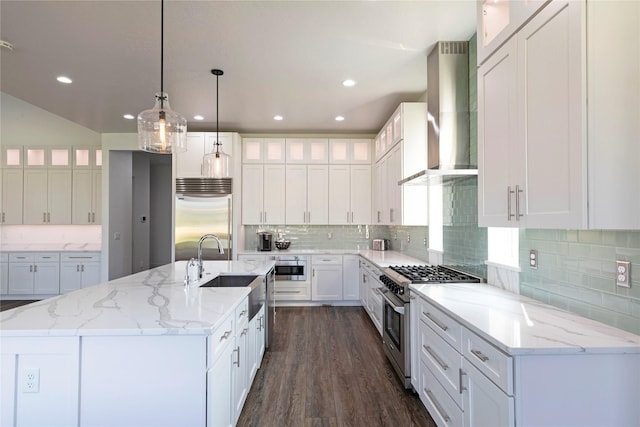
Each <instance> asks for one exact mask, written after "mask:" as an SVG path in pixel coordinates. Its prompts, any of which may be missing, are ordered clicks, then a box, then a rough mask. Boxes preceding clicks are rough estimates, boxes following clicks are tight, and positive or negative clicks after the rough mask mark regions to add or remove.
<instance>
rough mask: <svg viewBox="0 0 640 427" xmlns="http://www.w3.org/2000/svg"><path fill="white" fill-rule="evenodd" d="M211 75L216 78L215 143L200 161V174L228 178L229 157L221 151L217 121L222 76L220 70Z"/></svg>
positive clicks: (214, 70) (213, 71)
mask: <svg viewBox="0 0 640 427" xmlns="http://www.w3.org/2000/svg"><path fill="white" fill-rule="evenodd" d="M211 74H213V75H214V76H216V142H215V144H214V148H213V150H211V153H208V154H205V156H204V158H203V161H202V169H203V170H202V174H203V175H204V176H206V177H209V178H230V177H231V175H230V174H229V155H228V154H226V153H225V152H223V151H222V148H221V147H222V142H220V132H219V130H220V129H219V128H220V121H219V120H218V119H219V117H218V112H219V111H220V109H219V108H218V77H220V76H221V75H223V74H224V72H223V71H222V70H218V69H213V70H211Z"/></svg>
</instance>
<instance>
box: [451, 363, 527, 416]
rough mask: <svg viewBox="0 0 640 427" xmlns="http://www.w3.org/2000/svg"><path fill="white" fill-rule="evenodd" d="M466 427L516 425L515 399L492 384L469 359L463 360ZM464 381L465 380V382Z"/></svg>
mask: <svg viewBox="0 0 640 427" xmlns="http://www.w3.org/2000/svg"><path fill="white" fill-rule="evenodd" d="M462 372H464V378H465V379H466V382H465V383H464V386H463V390H462V393H463V399H462V400H463V401H464V410H463V412H464V426H465V427H467V426H468V427H483V426H488V425H497V426H513V425H515V414H514V398H513V396H508V395H507V394H506V393H505V392H503V391H502V390H500V388H499V387H498V386H496V385H495V384H494V383H492V382H491V381H490V380H489V379H488V378H487V377H485V376H484V375H483V374H482V373H481V372H480V371H479V370H477V369H476V368H475V367H474V366H473V365H472V364H471V363H469V362H468V361H467V359H465V358H463V359H462ZM463 381H464V380H463Z"/></svg>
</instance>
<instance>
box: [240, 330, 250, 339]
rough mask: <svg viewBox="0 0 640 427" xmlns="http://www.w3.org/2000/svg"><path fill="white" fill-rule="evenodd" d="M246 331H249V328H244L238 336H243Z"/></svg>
mask: <svg viewBox="0 0 640 427" xmlns="http://www.w3.org/2000/svg"><path fill="white" fill-rule="evenodd" d="M247 332H249V328H244V329H243V330H242V332H240V336H241V337H243V336H245V335H247Z"/></svg>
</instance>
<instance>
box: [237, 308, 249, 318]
mask: <svg viewBox="0 0 640 427" xmlns="http://www.w3.org/2000/svg"><path fill="white" fill-rule="evenodd" d="M245 314H247V310H246V309H245V310H242V311H241V312H240V316H239V317H242V316H244V315H245Z"/></svg>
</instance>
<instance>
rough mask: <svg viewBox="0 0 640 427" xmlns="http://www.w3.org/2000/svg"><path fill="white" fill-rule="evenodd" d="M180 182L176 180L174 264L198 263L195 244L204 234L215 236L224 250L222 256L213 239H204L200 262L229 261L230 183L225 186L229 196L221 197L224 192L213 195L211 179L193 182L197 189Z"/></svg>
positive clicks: (196, 245) (230, 234) (230, 247)
mask: <svg viewBox="0 0 640 427" xmlns="http://www.w3.org/2000/svg"><path fill="white" fill-rule="evenodd" d="M223 179H224V178H223ZM180 180H181V179H180V178H179V179H178V180H176V203H175V212H176V214H175V259H176V261H180V260H189V259H191V258H196V259H197V257H198V242H199V240H200V237H202V236H203V235H205V234H214V235H216V236H217V237H218V238H219V239H220V242H221V243H222V245H223V247H224V254H220V252H219V251H218V245H217V243H216V241H215V240H214V239H207V240H205V241H204V243H203V245H202V259H205V260H231V259H232V249H233V248H232V246H233V245H232V233H231V230H232V228H231V224H232V216H231V213H232V212H231V206H232V205H231V194H230V193H231V184H230V181H231V180H230V179H229V184H228V187H229V189H228V193H229V194H223V193H224V192H226V190H218V191H217V192H216V191H212V190H211V186H210V185H209V184H211V183H212V182H214V179H199V180H197V181H196V180H195V179H193V180H192V184H193V182H197V183H198V185H197V186H196V185H190V186H185V184H184V183H181V182H180ZM182 180H183V181H184V180H186V179H182ZM208 185H209V186H208ZM216 188H217V187H216ZM225 188H226V187H225Z"/></svg>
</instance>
